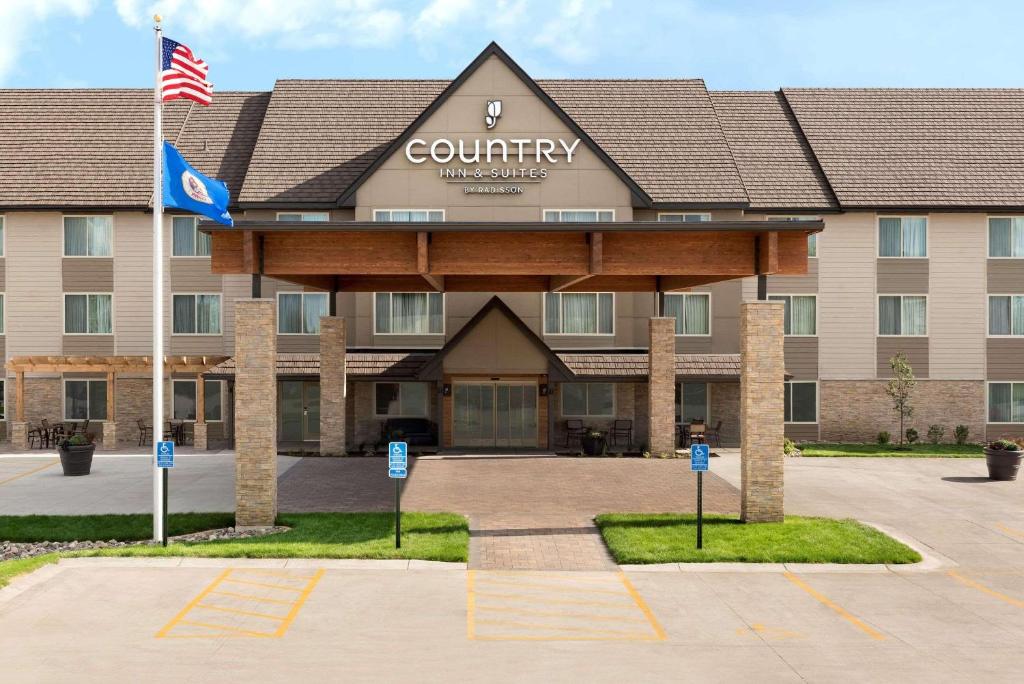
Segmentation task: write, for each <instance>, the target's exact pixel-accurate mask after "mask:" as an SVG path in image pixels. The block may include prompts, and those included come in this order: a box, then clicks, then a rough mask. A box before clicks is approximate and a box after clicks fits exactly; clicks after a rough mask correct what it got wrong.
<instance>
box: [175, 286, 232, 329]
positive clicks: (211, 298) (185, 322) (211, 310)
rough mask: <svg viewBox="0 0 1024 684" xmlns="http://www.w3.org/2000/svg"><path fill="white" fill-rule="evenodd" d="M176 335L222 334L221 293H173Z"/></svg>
mask: <svg viewBox="0 0 1024 684" xmlns="http://www.w3.org/2000/svg"><path fill="white" fill-rule="evenodd" d="M171 299H172V307H171V308H172V310H173V311H172V318H173V330H174V334H175V335H220V299H221V297H220V295H219V294H176V295H172V297H171Z"/></svg>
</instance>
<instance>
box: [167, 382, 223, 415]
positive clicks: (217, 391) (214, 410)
mask: <svg viewBox="0 0 1024 684" xmlns="http://www.w3.org/2000/svg"><path fill="white" fill-rule="evenodd" d="M223 401H224V381H223V380H204V381H203V420H204V421H205V422H207V423H219V422H220V421H222V420H224V406H223ZM171 405H172V409H171V412H172V416H173V417H174V420H195V419H196V414H197V411H198V402H197V401H196V381H195V380H175V381H174V400H173V402H172V404H171Z"/></svg>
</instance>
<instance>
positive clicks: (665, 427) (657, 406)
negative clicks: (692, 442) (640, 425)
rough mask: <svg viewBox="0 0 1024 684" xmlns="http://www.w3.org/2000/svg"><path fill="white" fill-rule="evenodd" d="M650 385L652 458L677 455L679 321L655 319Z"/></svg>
mask: <svg viewBox="0 0 1024 684" xmlns="http://www.w3.org/2000/svg"><path fill="white" fill-rule="evenodd" d="M649 330H650V351H649V356H648V373H649V379H648V382H647V397H648V401H647V405H648V409H647V426H648V427H647V444H648V447H647V448H648V449H649V450H650V452H651V455H652V456H656V457H657V456H664V455H669V456H671V455H673V454H675V452H676V321H675V319H674V318H652V319H651V320H650V323H649Z"/></svg>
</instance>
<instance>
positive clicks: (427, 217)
mask: <svg viewBox="0 0 1024 684" xmlns="http://www.w3.org/2000/svg"><path fill="white" fill-rule="evenodd" d="M373 220H374V221H383V222H385V223H398V222H404V223H423V222H424V221H430V222H432V223H440V222H441V221H444V212H443V211H441V210H439V209H377V210H376V211H374V212H373Z"/></svg>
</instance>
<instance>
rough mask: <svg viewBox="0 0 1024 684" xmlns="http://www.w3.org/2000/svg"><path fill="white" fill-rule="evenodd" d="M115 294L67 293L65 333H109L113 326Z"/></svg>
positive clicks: (65, 296)
mask: <svg viewBox="0 0 1024 684" xmlns="http://www.w3.org/2000/svg"><path fill="white" fill-rule="evenodd" d="M112 308H113V295H110V294H78V293H75V294H65V295H64V334H65V335H109V334H111V333H112V332H113V331H114V326H113V315H112V314H113V311H112Z"/></svg>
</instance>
